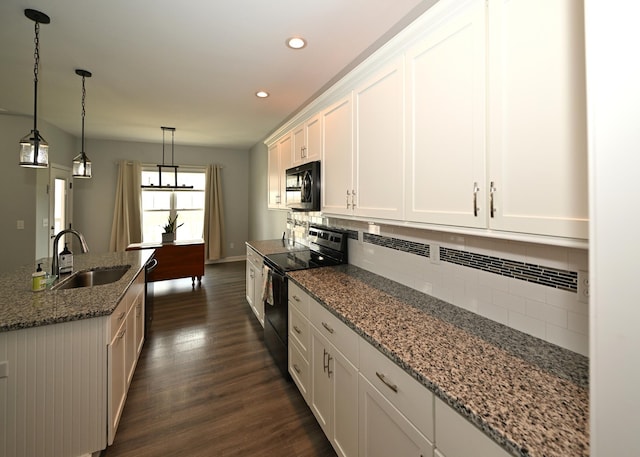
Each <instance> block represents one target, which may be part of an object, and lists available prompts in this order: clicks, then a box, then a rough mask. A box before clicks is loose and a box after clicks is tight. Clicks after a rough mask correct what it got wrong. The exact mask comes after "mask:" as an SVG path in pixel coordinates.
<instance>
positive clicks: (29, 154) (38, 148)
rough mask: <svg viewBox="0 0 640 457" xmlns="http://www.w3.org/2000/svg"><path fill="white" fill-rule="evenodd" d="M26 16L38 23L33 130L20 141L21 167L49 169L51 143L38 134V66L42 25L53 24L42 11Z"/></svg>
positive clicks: (34, 70) (36, 26) (26, 14)
mask: <svg viewBox="0 0 640 457" xmlns="http://www.w3.org/2000/svg"><path fill="white" fill-rule="evenodd" d="M24 15H25V16H27V17H28V18H29V19H31V20H32V21H33V22H35V23H36V25H35V40H34V42H35V52H34V60H35V64H34V67H33V130H31V132H30V133H29V134H27V135H25V136H24V137H23V138H22V139H21V140H20V166H21V167H28V168H47V167H48V166H49V143H47V142H46V141H45V139H44V138H42V136H40V132H38V123H37V122H38V64H39V62H40V24H48V23H49V22H51V19H49V16H47V15H46V14H44V13H41V12H40V11H36V10H32V9H26V10H24Z"/></svg>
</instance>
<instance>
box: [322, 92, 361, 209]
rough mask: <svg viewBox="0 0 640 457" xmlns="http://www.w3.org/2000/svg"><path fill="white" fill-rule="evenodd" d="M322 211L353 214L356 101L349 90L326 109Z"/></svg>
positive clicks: (323, 144)
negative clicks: (354, 101)
mask: <svg viewBox="0 0 640 457" xmlns="http://www.w3.org/2000/svg"><path fill="white" fill-rule="evenodd" d="M322 148H323V154H322V177H321V179H322V211H324V212H327V213H333V214H351V205H352V203H353V197H352V195H351V190H352V189H353V182H352V170H353V101H352V95H351V93H349V95H347V96H346V97H343V98H342V99H340V100H338V101H337V102H335V103H334V104H333V105H331V106H329V107H328V108H327V109H326V110H324V111H323V112H322Z"/></svg>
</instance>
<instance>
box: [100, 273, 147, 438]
mask: <svg viewBox="0 0 640 457" xmlns="http://www.w3.org/2000/svg"><path fill="white" fill-rule="evenodd" d="M107 335H109V338H108V344H107V408H108V411H107V418H108V424H107V444H108V445H111V444H113V440H114V438H115V435H116V431H117V429H118V424H119V422H120V416H121V415H122V410H123V409H124V404H125V401H126V399H127V390H128V389H129V384H130V383H131V380H132V378H133V373H134V371H135V368H136V364H137V362H138V357H139V355H140V351H141V350H142V344H143V343H144V271H143V272H141V273H139V274H138V276H136V278H135V279H134V281H133V283H132V284H131V286H129V289H128V290H127V292H126V293H125V295H124V297H123V298H122V300H121V301H120V304H119V305H118V307H117V308H116V310H115V311H114V312H113V313H112V314H111V316H109V319H108V330H107Z"/></svg>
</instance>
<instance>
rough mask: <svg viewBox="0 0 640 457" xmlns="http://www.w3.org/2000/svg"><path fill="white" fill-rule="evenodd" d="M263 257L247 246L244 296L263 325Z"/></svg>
mask: <svg viewBox="0 0 640 457" xmlns="http://www.w3.org/2000/svg"><path fill="white" fill-rule="evenodd" d="M263 261H264V259H263V257H262V256H261V255H260V254H258V253H257V252H256V251H254V250H253V249H251V248H250V247H249V246H247V275H246V298H247V303H249V306H250V307H251V310H252V311H253V314H255V315H256V318H257V319H258V322H260V325H262V326H263V327H264V302H263V301H262V286H263V281H262V265H263Z"/></svg>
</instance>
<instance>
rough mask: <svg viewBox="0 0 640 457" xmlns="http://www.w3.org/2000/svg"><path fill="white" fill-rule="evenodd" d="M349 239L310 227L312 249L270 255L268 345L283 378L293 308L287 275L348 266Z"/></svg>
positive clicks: (266, 314) (333, 231)
mask: <svg viewBox="0 0 640 457" xmlns="http://www.w3.org/2000/svg"><path fill="white" fill-rule="evenodd" d="M347 240H348V235H347V233H346V232H345V231H343V230H339V229H333V228H328V227H323V226H318V225H311V226H310V227H309V231H308V236H307V241H308V243H309V249H307V250H302V251H290V252H283V253H280V254H269V255H267V256H265V258H264V264H265V266H267V267H268V273H267V274H268V279H267V283H268V286H267V287H270V290H271V294H268V295H267V297H266V299H265V303H264V317H265V319H264V341H265V344H266V346H267V348H269V351H270V352H271V355H272V356H273V358H274V360H275V362H276V365H277V366H278V368H279V369H280V371H281V372H282V374H283V375H284V376H285V377H286V378H287V379H290V376H289V373H288V341H289V339H288V331H289V328H288V326H289V304H288V296H289V291H288V279H287V276H286V274H287V272H289V271H296V270H306V269H309V268H319V267H326V266H334V265H341V264H345V263H348V248H347V246H348V243H347Z"/></svg>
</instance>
